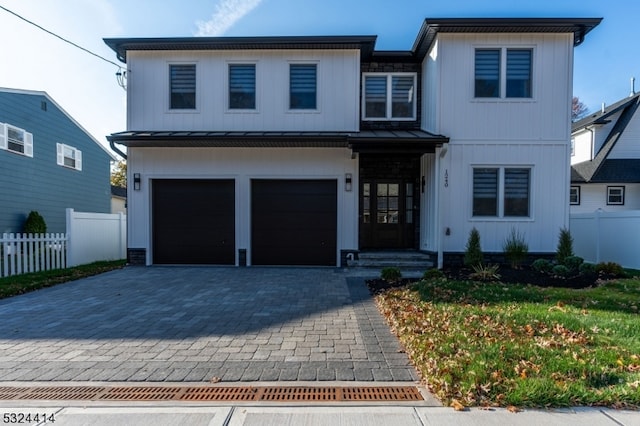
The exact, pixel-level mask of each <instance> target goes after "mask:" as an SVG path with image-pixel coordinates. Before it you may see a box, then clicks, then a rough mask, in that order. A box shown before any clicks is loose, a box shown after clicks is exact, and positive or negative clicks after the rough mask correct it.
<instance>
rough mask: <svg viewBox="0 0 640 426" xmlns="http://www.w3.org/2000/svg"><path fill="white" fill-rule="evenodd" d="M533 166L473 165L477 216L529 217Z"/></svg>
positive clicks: (474, 207) (473, 212)
mask: <svg viewBox="0 0 640 426" xmlns="http://www.w3.org/2000/svg"><path fill="white" fill-rule="evenodd" d="M530 200H531V169H530V168H527V167H476V168H474V169H473V208H472V214H473V216H474V217H529V216H530V211H529V210H530Z"/></svg>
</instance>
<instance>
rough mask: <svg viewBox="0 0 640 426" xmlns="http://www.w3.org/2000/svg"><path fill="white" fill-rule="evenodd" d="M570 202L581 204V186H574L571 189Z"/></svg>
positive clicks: (575, 204) (574, 204)
mask: <svg viewBox="0 0 640 426" xmlns="http://www.w3.org/2000/svg"><path fill="white" fill-rule="evenodd" d="M569 204H571V205H572V206H577V205H579V204H580V187H579V186H572V187H571V189H569Z"/></svg>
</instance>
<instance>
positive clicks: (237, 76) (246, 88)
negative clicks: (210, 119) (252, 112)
mask: <svg viewBox="0 0 640 426" xmlns="http://www.w3.org/2000/svg"><path fill="white" fill-rule="evenodd" d="M255 108H256V66H255V64H230V65H229V109H255Z"/></svg>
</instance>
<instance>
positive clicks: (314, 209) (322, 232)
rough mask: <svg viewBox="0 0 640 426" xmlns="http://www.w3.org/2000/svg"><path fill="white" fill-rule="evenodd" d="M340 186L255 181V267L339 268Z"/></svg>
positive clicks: (318, 182)
mask: <svg viewBox="0 0 640 426" xmlns="http://www.w3.org/2000/svg"><path fill="white" fill-rule="evenodd" d="M337 187H338V183H337V180H335V179H334V180H326V179H322V180H320V179H306V180H285V179H277V180H276V179H254V180H252V181H251V263H252V264H253V265H296V266H302V265H304V266H336V247H337V229H338V223H337Z"/></svg>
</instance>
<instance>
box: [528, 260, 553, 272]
mask: <svg viewBox="0 0 640 426" xmlns="http://www.w3.org/2000/svg"><path fill="white" fill-rule="evenodd" d="M531 268H532V269H533V270H534V271H536V272H540V273H543V274H548V273H550V272H551V270H552V269H553V264H552V263H551V262H550V261H548V260H547V259H536V260H535V261H534V262H533V263H532V264H531Z"/></svg>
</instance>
